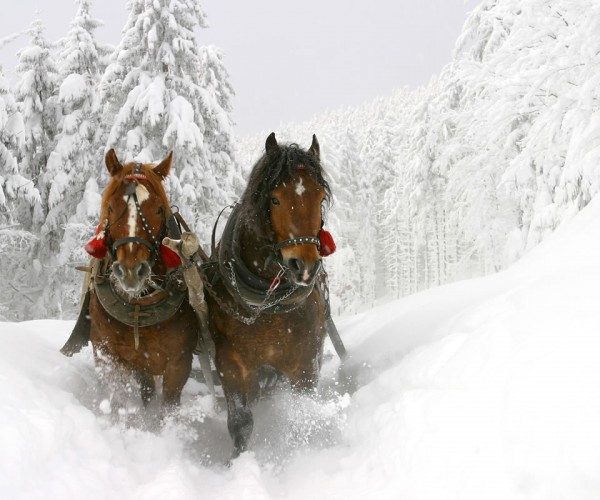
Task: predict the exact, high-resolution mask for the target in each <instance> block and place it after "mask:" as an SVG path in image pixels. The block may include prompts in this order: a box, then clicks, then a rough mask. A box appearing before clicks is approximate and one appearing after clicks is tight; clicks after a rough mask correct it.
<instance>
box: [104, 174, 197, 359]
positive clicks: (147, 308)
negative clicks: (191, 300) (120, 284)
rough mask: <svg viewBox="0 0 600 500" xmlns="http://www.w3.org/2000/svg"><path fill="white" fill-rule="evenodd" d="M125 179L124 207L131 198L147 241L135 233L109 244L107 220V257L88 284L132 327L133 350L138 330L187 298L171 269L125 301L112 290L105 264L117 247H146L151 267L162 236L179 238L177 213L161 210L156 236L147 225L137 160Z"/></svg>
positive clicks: (115, 315) (161, 319)
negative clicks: (148, 288) (142, 292)
mask: <svg viewBox="0 0 600 500" xmlns="http://www.w3.org/2000/svg"><path fill="white" fill-rule="evenodd" d="M125 179H126V180H130V181H132V182H131V184H130V185H129V186H128V187H127V191H126V192H125V194H126V196H127V206H128V205H129V201H130V200H133V202H134V204H135V208H136V210H137V213H138V214H139V216H140V219H141V221H142V226H143V227H144V229H145V231H146V233H147V234H148V235H149V237H150V240H151V242H150V241H148V240H147V239H144V238H140V237H138V236H128V237H125V238H119V239H118V240H116V241H114V242H112V243H110V223H109V222H108V221H107V222H106V225H105V234H106V238H107V241H108V242H109V250H110V259H109V258H108V257H105V258H104V259H103V260H102V261H96V263H97V265H96V267H95V269H94V270H93V271H92V283H93V285H92V286H93V290H94V292H95V294H96V296H97V298H98V301H99V302H100V304H101V305H102V307H103V308H104V310H105V311H106V312H107V313H108V314H109V315H110V316H112V317H113V318H115V319H116V320H118V321H120V322H121V323H123V324H125V325H127V326H130V327H133V330H134V342H135V349H136V350H137V349H138V347H139V329H140V328H143V327H146V326H153V325H156V324H159V323H162V322H164V321H167V320H168V319H170V318H171V317H173V315H174V314H175V313H176V312H177V311H178V310H179V309H180V308H181V306H182V304H183V302H184V300H185V299H186V297H187V288H186V286H185V283H184V282H183V280H182V279H181V275H180V274H181V273H179V272H178V271H175V272H171V273H169V274H168V275H167V276H166V277H165V281H164V283H163V286H162V287H161V286H158V285H156V283H154V282H151V285H152V286H153V287H154V288H155V290H154V291H153V292H151V293H149V294H147V295H145V296H143V297H141V298H136V299H127V300H125V299H124V298H123V297H122V296H121V295H119V293H118V292H117V290H116V289H115V285H114V282H113V280H112V279H110V268H109V266H108V263H109V260H113V261H114V260H116V253H117V249H118V248H119V247H120V246H122V245H126V244H128V243H135V244H139V245H143V246H145V247H147V248H148V249H149V250H150V265H151V266H152V265H153V264H154V263H155V262H156V260H157V258H158V254H159V250H160V248H161V245H162V239H163V238H164V237H165V236H166V235H167V234H169V235H170V236H171V237H172V238H176V239H178V238H180V237H181V230H180V228H179V222H178V221H179V220H180V219H181V217H180V216H179V218H177V216H178V215H179V214H178V213H177V212H173V211H171V212H170V213H169V216H168V218H167V217H166V216H165V213H164V210H163V219H162V222H161V227H160V231H159V234H158V236H157V235H156V234H155V233H154V232H153V231H152V229H151V228H150V226H149V224H148V221H147V219H146V216H145V215H144V212H143V211H142V208H141V206H140V203H139V200H138V197H137V194H136V188H137V185H138V182H139V181H143V180H144V179H146V176H145V175H144V174H143V173H142V165H141V163H137V164H136V165H135V167H134V171H133V173H132V174H130V175H127V176H126V177H125ZM127 206H126V207H125V209H124V210H123V211H122V212H121V213H120V214H119V216H118V217H117V218H116V219H115V220H114V221H113V224H114V223H115V222H116V221H117V220H119V219H121V217H123V215H124V214H125V213H126V211H127ZM174 208H176V207H174Z"/></svg>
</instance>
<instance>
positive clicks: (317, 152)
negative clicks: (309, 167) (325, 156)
mask: <svg viewBox="0 0 600 500" xmlns="http://www.w3.org/2000/svg"><path fill="white" fill-rule="evenodd" d="M308 152H309V153H310V154H312V155H313V156H314V157H315V158H316V159H317V160H320V159H321V148H320V146H319V141H317V136H316V135H315V134H313V140H312V144H311V145H310V149H309V150H308Z"/></svg>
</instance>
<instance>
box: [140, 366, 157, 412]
mask: <svg viewBox="0 0 600 500" xmlns="http://www.w3.org/2000/svg"><path fill="white" fill-rule="evenodd" d="M135 378H136V380H137V382H138V384H140V395H141V397H142V403H144V408H148V404H149V403H150V401H151V400H152V398H153V397H154V394H155V393H156V384H155V383H154V377H153V376H152V375H150V374H149V373H148V372H145V371H143V370H136V372H135Z"/></svg>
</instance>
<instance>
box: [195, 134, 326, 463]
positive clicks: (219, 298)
mask: <svg viewBox="0 0 600 500" xmlns="http://www.w3.org/2000/svg"><path fill="white" fill-rule="evenodd" d="M330 196H331V194H330V190H329V186H328V184H327V182H326V180H325V179H324V177H323V171H322V168H321V164H320V158H319V143H318V141H317V139H316V137H315V136H313V142H312V145H311V147H310V149H309V150H308V151H305V150H302V149H301V148H299V147H298V146H297V145H293V144H292V145H286V146H280V145H278V144H277V141H276V139H275V134H271V135H270V136H269V137H268V138H267V141H266V153H265V154H264V156H263V157H262V158H261V159H260V160H259V161H258V162H257V164H256V165H255V166H254V169H253V171H252V173H251V175H250V179H249V182H248V185H247V187H246V190H245V192H244V194H243V195H242V197H241V199H240V202H239V204H237V205H236V206H235V208H234V210H233V212H232V214H231V215H230V217H229V220H228V222H227V224H226V227H225V229H224V232H223V235H222V237H221V241H220V242H219V245H218V247H217V248H216V249H213V262H212V263H211V264H209V265H207V266H205V267H204V271H205V272H204V281H205V286H206V288H207V290H208V292H209V293H208V294H207V299H208V304H209V320H210V327H211V332H212V335H213V338H214V342H215V348H216V367H217V371H218V372H219V374H220V377H221V382H222V386H223V390H224V393H225V398H226V400H227V411H228V419H227V426H228V430H229V434H230V435H231V438H232V440H233V445H234V452H233V457H234V458H235V457H237V456H238V455H239V454H240V453H241V452H243V451H244V450H246V449H247V447H248V441H249V438H250V435H251V433H252V429H253V416H252V411H251V409H250V406H251V404H252V403H253V402H255V401H256V400H257V398H258V397H259V394H260V386H261V384H262V382H263V381H264V380H266V379H268V378H272V376H273V374H278V375H283V376H285V377H286V378H287V379H288V380H289V382H290V383H291V386H292V388H293V389H296V390H305V391H306V390H311V389H313V388H315V387H316V385H317V382H318V379H319V371H320V366H321V361H322V352H323V340H324V337H325V335H326V318H327V316H328V312H327V311H326V309H327V307H328V304H327V300H326V297H325V295H326V290H325V288H326V284H325V281H324V280H325V276H326V275H325V273H324V271H323V269H322V266H321V254H320V244H321V243H320V238H319V235H320V232H321V229H322V226H323V205H324V204H325V203H327V202H328V201H329V200H330ZM213 246H214V242H213Z"/></svg>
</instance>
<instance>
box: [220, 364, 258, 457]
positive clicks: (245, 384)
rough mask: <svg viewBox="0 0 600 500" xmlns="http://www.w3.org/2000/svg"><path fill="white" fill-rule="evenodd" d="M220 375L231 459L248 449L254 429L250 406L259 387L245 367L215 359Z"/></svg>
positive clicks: (255, 378)
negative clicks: (225, 404)
mask: <svg viewBox="0 0 600 500" xmlns="http://www.w3.org/2000/svg"><path fill="white" fill-rule="evenodd" d="M217 366H218V370H219V372H220V373H221V384H222V386H223V392H224V393H225V399H226V401H227V430H228V431H229V435H230V436H231V439H232V441H233V455H232V456H231V458H232V459H234V458H237V457H238V456H239V455H240V453H243V452H244V451H246V450H247V449H248V441H249V440H250V436H251V435H252V430H253V428H254V417H253V416H252V410H250V404H251V403H252V402H253V401H254V400H255V399H256V397H257V396H258V391H259V386H258V379H257V377H256V374H253V375H251V372H249V371H248V370H247V369H245V367H242V366H240V365H239V364H237V363H234V362H232V361H231V360H230V359H228V360H226V361H225V362H223V360H222V356H218V358H217Z"/></svg>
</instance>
